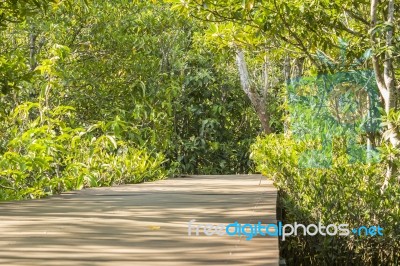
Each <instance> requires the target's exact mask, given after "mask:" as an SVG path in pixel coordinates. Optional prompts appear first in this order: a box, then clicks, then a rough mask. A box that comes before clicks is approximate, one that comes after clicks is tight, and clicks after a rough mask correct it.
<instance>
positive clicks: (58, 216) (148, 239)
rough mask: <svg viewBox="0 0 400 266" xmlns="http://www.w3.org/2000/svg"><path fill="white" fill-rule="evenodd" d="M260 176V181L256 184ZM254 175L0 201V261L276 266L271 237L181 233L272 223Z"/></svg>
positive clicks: (265, 188) (271, 194) (268, 188)
mask: <svg viewBox="0 0 400 266" xmlns="http://www.w3.org/2000/svg"><path fill="white" fill-rule="evenodd" d="M260 181H261V183H260ZM275 204H276V190H275V188H274V187H273V186H272V184H271V182H269V181H267V180H265V178H264V177H263V178H261V176H259V175H218V176H190V177H184V178H175V179H168V180H162V181H157V182H152V183H144V184H137V185H125V186H119V187H111V188H94V189H87V190H82V191H74V192H70V193H65V194H62V195H60V196H55V197H51V198H48V199H43V200H32V201H24V202H8V203H1V204H0V208H1V211H0V230H1V231H0V232H1V238H0V265H9V266H13V265H27V266H35V265H68V266H71V265H74V266H78V265H85V266H86V265H88V266H89V265H101V266H103V265H104V266H106V265H107V266H111V265H113V266H114V265H118V266H120V265H121V266H123V265H129V266H131V265H138V266H153V265H154V266H157V265H171V266H192V265H244V266H252V265H278V257H279V252H278V239H277V238H276V237H265V236H257V237H255V238H253V239H252V240H250V241H246V239H245V238H246V237H245V236H227V235H224V236H219V235H212V236H206V235H204V233H203V232H202V231H201V232H200V235H199V236H196V235H195V229H194V230H193V231H194V232H193V234H192V235H191V236H189V235H188V222H189V221H190V220H192V219H196V221H194V222H193V225H198V224H214V225H217V224H230V223H233V222H235V221H238V222H239V223H242V224H245V223H250V224H257V223H258V221H261V222H262V223H263V224H266V223H275V222H276V219H275V218H276V217H275Z"/></svg>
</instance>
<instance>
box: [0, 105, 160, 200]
mask: <svg viewBox="0 0 400 266" xmlns="http://www.w3.org/2000/svg"><path fill="white" fill-rule="evenodd" d="M75 123H76V120H75V112H74V108H72V107H68V106H58V107H56V108H54V109H46V108H44V107H43V106H41V104H40V103H30V102H26V103H24V104H22V105H19V106H18V107H17V108H15V110H14V112H13V113H12V115H11V116H10V118H9V121H8V128H7V131H6V132H2V131H0V132H1V133H2V135H3V139H4V137H5V139H8V140H9V141H8V142H6V143H4V142H3V143H2V145H1V146H2V150H3V152H2V155H0V188H1V189H0V198H1V199H2V200H9V199H25V198H39V197H43V196H46V195H52V194H54V193H59V192H62V191H65V190H72V189H82V188H84V187H94V186H111V185H118V184H123V183H138V182H143V181H150V180H154V179H159V178H163V177H165V176H166V175H167V171H165V170H163V167H162V164H163V163H164V161H165V158H164V156H163V155H162V154H160V153H154V152H150V151H147V150H146V149H145V148H141V147H135V146H136V145H134V143H132V142H131V141H129V140H125V139H124V137H123V136H124V134H127V132H129V131H131V130H132V126H131V125H128V124H124V123H122V122H121V121H120V120H119V118H118V117H117V118H116V119H115V120H114V121H110V122H108V123H104V122H99V123H97V124H95V125H92V126H89V127H87V128H81V127H76V126H75Z"/></svg>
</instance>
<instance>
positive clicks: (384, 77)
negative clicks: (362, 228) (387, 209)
mask: <svg viewBox="0 0 400 266" xmlns="http://www.w3.org/2000/svg"><path fill="white" fill-rule="evenodd" d="M378 4H379V0H371V29H374V28H375V27H376V26H377V21H378V16H377V12H378ZM394 8H395V7H394V0H388V6H387V21H386V23H387V24H389V25H390V28H389V29H388V30H387V31H386V43H385V48H386V51H385V55H384V58H382V56H378V55H376V54H373V56H372V65H373V68H374V73H375V77H376V83H377V86H378V88H379V92H380V94H381V96H382V98H383V103H384V107H385V112H386V114H389V112H390V111H391V110H393V109H395V100H396V97H395V93H396V91H395V90H396V87H395V74H394V67H393V58H392V54H391V53H390V52H389V49H390V47H391V46H392V45H393V33H394V32H393V31H394V27H393V26H394V25H393V24H394ZM383 17H384V16H383ZM371 32H372V33H371V44H372V47H373V48H376V47H377V46H378V42H377V40H376V34H377V33H376V32H374V30H372V31H371ZM382 61H383V63H382ZM387 130H388V132H389V134H388V135H387V138H388V140H389V141H390V143H391V144H392V145H393V146H394V147H397V146H398V145H399V143H400V141H399V137H398V134H397V132H396V130H395V126H394V125H393V124H392V123H388V124H387ZM393 160H394V158H388V166H387V169H386V177H385V181H384V182H383V185H382V187H381V192H382V193H383V192H384V191H385V190H386V188H387V187H388V185H389V179H390V178H391V176H392V175H393V170H394V163H393Z"/></svg>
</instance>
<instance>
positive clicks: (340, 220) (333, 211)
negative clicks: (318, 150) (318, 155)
mask: <svg viewBox="0 0 400 266" xmlns="http://www.w3.org/2000/svg"><path fill="white" fill-rule="evenodd" d="M314 145H315V144H313V143H310V142H307V141H295V140H293V139H291V138H289V137H285V136H283V135H269V136H267V137H260V138H258V139H257V141H256V143H255V144H254V145H253V146H252V158H253V160H254V161H255V162H256V165H257V169H258V170H259V171H260V172H261V173H263V174H264V175H266V176H267V177H269V178H271V179H272V180H273V181H274V183H275V185H276V186H277V188H278V189H280V190H281V191H283V192H284V194H285V196H284V198H283V207H284V208H285V212H286V217H285V223H294V222H297V223H303V224H309V223H316V224H317V223H318V222H321V223H322V224H331V223H336V224H349V228H355V227H359V226H361V225H367V226H369V225H378V224H379V225H380V226H381V227H383V228H384V236H383V237H375V238H368V237H356V236H349V237H343V238H339V237H330V236H326V237H322V236H319V237H317V236H316V237H314V238H313V239H311V238H307V239H306V241H305V239H304V238H302V237H301V236H296V237H291V238H290V239H288V240H286V241H287V242H286V243H285V245H287V248H288V250H289V252H290V254H289V255H290V256H289V263H290V264H291V265H293V264H296V262H295V261H293V260H295V259H296V258H298V261H297V263H299V262H300V261H301V260H303V261H302V263H308V264H311V263H313V264H314V265H321V264H337V263H341V262H342V263H346V262H349V261H352V262H354V263H361V261H362V262H363V264H364V265H376V264H380V263H383V262H384V263H385V264H387V265H389V264H390V263H391V264H393V265H395V264H396V262H397V263H398V261H399V254H400V253H399V251H400V246H399V243H400V239H399V235H400V231H399V230H400V208H399V205H398V202H399V201H400V183H399V182H398V180H397V178H396V177H392V178H391V179H390V180H389V185H388V188H387V190H385V191H384V192H383V193H381V190H380V188H381V186H382V184H383V182H384V180H385V175H384V169H385V165H384V164H360V163H356V164H354V163H353V164H350V163H349V156H348V155H347V154H346V153H345V152H343V149H342V148H341V147H342V144H341V142H340V139H336V142H334V151H333V152H334V158H333V164H332V166H331V167H330V168H301V167H299V159H300V155H301V154H302V153H303V152H304V151H305V150H307V149H310V148H312V147H313V146H314ZM397 152H399V151H397ZM300 258H301V259H300Z"/></svg>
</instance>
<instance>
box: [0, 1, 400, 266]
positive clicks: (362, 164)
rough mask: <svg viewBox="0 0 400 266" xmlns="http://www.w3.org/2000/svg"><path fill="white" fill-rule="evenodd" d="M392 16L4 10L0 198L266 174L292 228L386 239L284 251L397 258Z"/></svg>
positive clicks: (234, 4)
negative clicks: (360, 227) (359, 227)
mask: <svg viewBox="0 0 400 266" xmlns="http://www.w3.org/2000/svg"><path fill="white" fill-rule="evenodd" d="M399 10H400V6H399V3H398V2H395V1H394V0H386V1H380V0H361V1H360V0H350V1H348V0H336V1H330V0H295V1H284V0H260V1H256V0H244V1H243V0H240V1H239V0H221V1H211V0H184V1H178V0H168V1H126V0H116V1H108V0H99V1H90V0H64V1H62V0H54V1H42V0H29V1H15V0H4V1H1V2H0V35H1V37H0V199H1V200H13V199H17V200H19V199H33V198H40V197H44V196H48V195H53V194H56V193H60V192H63V191H67V190H72V189H81V188H85V187H93V186H109V185H118V184H123V183H139V182H143V181H151V180H156V179H161V178H165V177H173V176H178V175H182V174H235V173H254V172H261V173H263V174H264V175H266V176H267V177H268V178H271V179H273V180H274V183H275V185H276V186H277V187H278V188H279V189H280V191H281V192H282V193H283V195H285V196H284V198H285V200H284V202H283V203H282V204H283V205H284V206H285V208H286V209H287V216H286V219H287V221H288V222H293V221H304V222H315V221H329V222H337V223H343V222H347V223H349V224H351V225H356V224H359V223H365V224H368V223H379V224H381V225H383V226H384V227H385V228H386V229H385V230H386V231H385V238H384V240H383V241H380V240H376V239H372V240H368V241H364V240H363V239H349V240H345V241H344V240H341V241H339V240H337V239H334V240H330V241H331V242H332V243H336V244H334V245H333V247H332V246H331V245H328V244H326V242H324V243H325V244H326V245H325V244H324V245H322V248H320V246H321V244H320V243H321V242H318V241H316V242H315V243H314V244H315V245H313V244H310V242H307V241H309V240H304V239H303V238H302V237H297V238H293V239H292V240H291V241H288V242H286V243H289V244H288V245H292V246H297V247H300V246H301V247H303V248H299V250H300V251H301V252H304V253H307V256H306V257H307V258H309V260H310V261H313V262H314V263H315V262H321V261H322V262H326V260H325V259H326V258H327V257H329V258H330V259H332V260H331V261H335V262H337V263H339V262H341V261H342V262H343V260H345V259H348V257H335V256H333V257H332V255H329V254H331V253H332V254H333V253H335V252H336V251H337V250H341V251H343V252H344V251H346V252H347V253H346V254H351V256H353V259H354V260H362V261H364V262H365V263H370V264H371V265H373V264H374V263H375V262H377V261H382V260H385V261H389V262H390V263H391V262H393V265H394V264H395V263H396V259H397V263H398V254H399V252H398V249H399V244H398V243H399V242H400V241H399V235H400V227H399V221H400V208H399V204H398V203H399V202H400V185H399V182H400V179H399V178H398V176H400V173H399V169H400V168H399V166H400V160H399V154H400V140H399V130H400V110H399V99H400V93H399V90H400V69H399V65H400V56H399V55H400V53H399V52H400V35H399V31H398V30H399V25H400V24H399V22H400V14H399ZM322 106H323V108H322ZM320 240H321V239H320ZM303 241H306V243H308V244H306V245H303V244H304V243H305V242H303ZM321 241H326V240H321ZM371 247H375V249H374V251H373V252H371V253H368V250H370V249H371ZM332 250H334V251H332ZM296 251H297V249H295V250H292V252H293V254H294V255H293V256H294V257H296V256H297V255H296ZM300 251H299V252H300ZM304 253H302V255H301V256H302V257H304ZM396 254H397V255H396ZM349 256H350V255H349ZM308 262H309V261H308ZM308 262H307V263H308ZM322 262H321V263H322ZM317 265H318V263H317Z"/></svg>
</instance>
